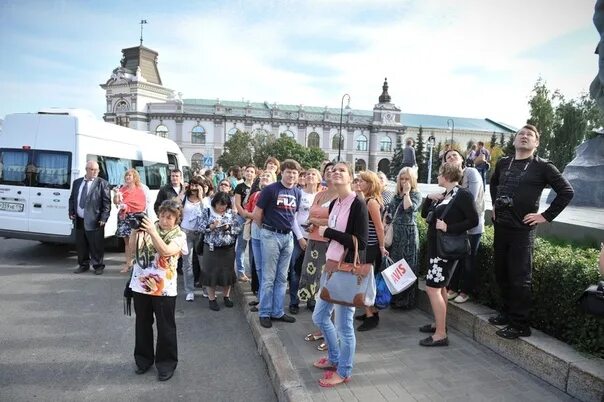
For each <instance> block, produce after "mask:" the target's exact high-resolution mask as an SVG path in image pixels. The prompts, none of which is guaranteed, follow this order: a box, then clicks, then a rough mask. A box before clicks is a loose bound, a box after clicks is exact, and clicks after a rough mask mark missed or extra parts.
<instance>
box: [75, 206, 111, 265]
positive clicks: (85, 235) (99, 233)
mask: <svg viewBox="0 0 604 402" xmlns="http://www.w3.org/2000/svg"><path fill="white" fill-rule="evenodd" d="M75 229H76V250H77V252H78V265H79V266H80V267H84V268H86V269H88V268H90V265H91V264H92V267H93V268H94V269H104V268H105V264H104V262H103V260H104V258H105V243H104V242H105V227H104V226H103V227H100V228H97V229H95V230H86V229H84V219H82V218H79V217H76V221H75Z"/></svg>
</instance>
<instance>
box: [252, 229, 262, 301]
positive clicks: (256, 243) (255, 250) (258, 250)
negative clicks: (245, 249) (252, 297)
mask: <svg viewBox="0 0 604 402" xmlns="http://www.w3.org/2000/svg"><path fill="white" fill-rule="evenodd" d="M251 243H252V254H254V266H255V267H256V276H257V277H258V300H260V295H261V294H262V271H263V265H262V264H264V261H263V260H262V241H261V240H260V239H254V238H253V237H252V241H251Z"/></svg>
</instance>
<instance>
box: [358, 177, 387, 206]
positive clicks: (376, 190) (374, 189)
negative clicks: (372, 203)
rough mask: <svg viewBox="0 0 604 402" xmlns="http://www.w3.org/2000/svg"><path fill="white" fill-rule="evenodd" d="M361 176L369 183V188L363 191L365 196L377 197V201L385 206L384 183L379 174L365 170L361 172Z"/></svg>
mask: <svg viewBox="0 0 604 402" xmlns="http://www.w3.org/2000/svg"><path fill="white" fill-rule="evenodd" d="M359 177H360V178H361V180H363V181H364V182H366V183H367V184H368V188H367V190H366V191H364V192H363V195H365V198H366V199H368V198H375V199H376V201H377V202H378V203H379V204H380V205H382V206H383V205H384V199H383V198H382V191H383V190H384V185H383V183H382V180H381V179H380V178H379V176H378V175H377V174H375V173H374V172H372V171H370V170H365V171H362V172H361V173H359Z"/></svg>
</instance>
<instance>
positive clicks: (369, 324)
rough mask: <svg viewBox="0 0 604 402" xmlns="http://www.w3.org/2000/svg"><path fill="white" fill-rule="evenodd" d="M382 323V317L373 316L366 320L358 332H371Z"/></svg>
mask: <svg viewBox="0 0 604 402" xmlns="http://www.w3.org/2000/svg"><path fill="white" fill-rule="evenodd" d="M379 323H380V317H378V316H377V315H373V316H371V317H367V318H365V321H363V323H362V324H361V325H359V327H358V328H357V331H361V332H362V331H370V330H372V329H374V328H375V327H377V326H378V324H379Z"/></svg>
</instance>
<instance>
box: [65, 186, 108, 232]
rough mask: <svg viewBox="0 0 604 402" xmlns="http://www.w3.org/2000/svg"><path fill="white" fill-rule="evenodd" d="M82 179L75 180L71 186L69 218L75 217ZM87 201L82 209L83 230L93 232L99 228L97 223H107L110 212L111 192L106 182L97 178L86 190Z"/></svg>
mask: <svg viewBox="0 0 604 402" xmlns="http://www.w3.org/2000/svg"><path fill="white" fill-rule="evenodd" d="M83 180H84V178H83V177H80V178H79V179H76V180H75V181H74V182H73V184H72V186H71V195H70V196H69V216H70V217H75V216H77V208H78V194H79V193H80V186H81V185H82V181H83ZM87 197H88V200H87V201H86V208H84V229H85V230H95V229H98V228H99V227H100V225H99V222H107V219H109V212H111V191H110V188H109V183H108V182H107V180H105V179H102V178H100V177H97V178H95V179H94V181H93V182H92V184H91V185H90V188H89V189H88V195H87Z"/></svg>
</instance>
